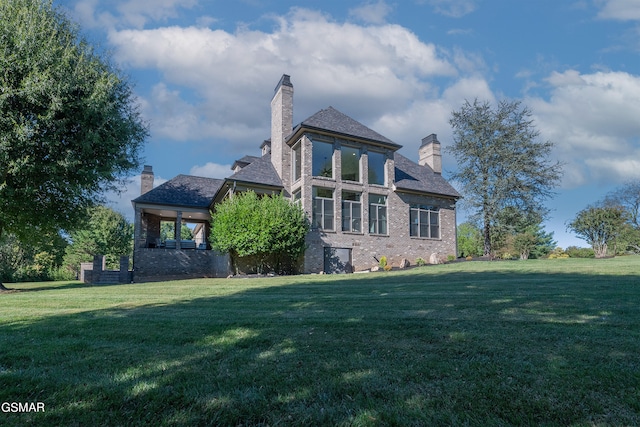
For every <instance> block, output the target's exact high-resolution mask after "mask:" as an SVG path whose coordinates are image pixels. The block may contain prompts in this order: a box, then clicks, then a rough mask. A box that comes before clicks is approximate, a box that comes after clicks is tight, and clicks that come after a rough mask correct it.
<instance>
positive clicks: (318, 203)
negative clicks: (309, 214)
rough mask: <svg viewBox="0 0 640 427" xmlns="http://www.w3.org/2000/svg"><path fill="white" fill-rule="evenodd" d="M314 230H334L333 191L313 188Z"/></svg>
mask: <svg viewBox="0 0 640 427" xmlns="http://www.w3.org/2000/svg"><path fill="white" fill-rule="evenodd" d="M311 226H312V227H313V228H318V229H321V230H329V231H333V230H334V214H333V190H332V189H331V188H322V187H313V222H312V224H311Z"/></svg>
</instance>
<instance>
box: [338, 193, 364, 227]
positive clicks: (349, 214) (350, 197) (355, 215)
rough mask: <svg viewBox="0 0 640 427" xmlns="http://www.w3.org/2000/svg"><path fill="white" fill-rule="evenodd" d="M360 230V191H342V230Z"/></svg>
mask: <svg viewBox="0 0 640 427" xmlns="http://www.w3.org/2000/svg"><path fill="white" fill-rule="evenodd" d="M361 230H362V203H360V193H354V192H351V191H343V192H342V231H348V232H351V233H359V232H360V231H361Z"/></svg>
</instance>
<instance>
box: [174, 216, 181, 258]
mask: <svg viewBox="0 0 640 427" xmlns="http://www.w3.org/2000/svg"><path fill="white" fill-rule="evenodd" d="M175 231H176V249H182V239H181V237H182V211H177V212H176V226H175Z"/></svg>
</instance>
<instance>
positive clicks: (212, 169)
mask: <svg viewBox="0 0 640 427" xmlns="http://www.w3.org/2000/svg"><path fill="white" fill-rule="evenodd" d="M189 174H190V175H194V176H204V177H207V178H226V177H228V176H230V175H231V174H232V171H231V165H221V164H218V163H213V162H208V163H206V164H204V165H202V166H194V167H192V168H191V171H190V172H189Z"/></svg>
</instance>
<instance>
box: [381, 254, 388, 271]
mask: <svg viewBox="0 0 640 427" xmlns="http://www.w3.org/2000/svg"><path fill="white" fill-rule="evenodd" d="M386 267H387V257H386V256H384V255H382V256H381V257H380V268H382V269H383V270H384V269H385V268H386Z"/></svg>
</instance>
